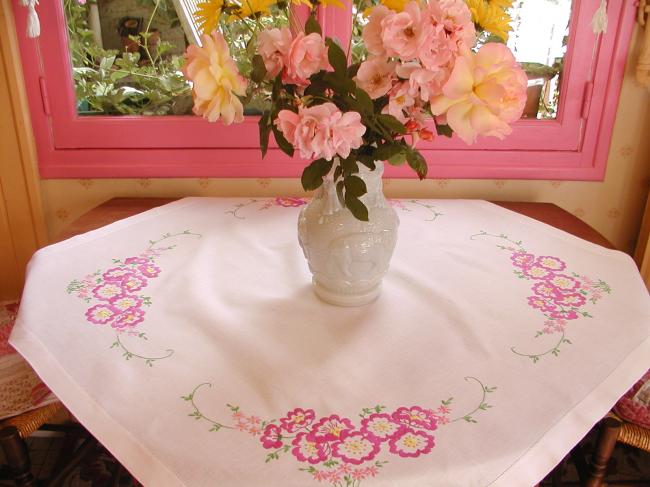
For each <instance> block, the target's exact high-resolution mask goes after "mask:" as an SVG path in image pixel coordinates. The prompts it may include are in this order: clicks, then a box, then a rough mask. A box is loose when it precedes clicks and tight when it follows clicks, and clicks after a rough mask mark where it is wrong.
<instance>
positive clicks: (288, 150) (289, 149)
mask: <svg viewBox="0 0 650 487" xmlns="http://www.w3.org/2000/svg"><path fill="white" fill-rule="evenodd" d="M271 130H273V136H274V137H275V141H276V142H277V143H278V147H280V149H281V150H282V152H284V153H285V154H286V155H288V156H289V157H293V146H292V145H291V144H290V143H289V141H288V140H287V139H285V138H284V135H282V132H280V129H278V128H277V127H276V126H275V125H272V126H271Z"/></svg>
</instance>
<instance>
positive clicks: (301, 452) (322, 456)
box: [291, 432, 327, 465]
mask: <svg viewBox="0 0 650 487" xmlns="http://www.w3.org/2000/svg"><path fill="white" fill-rule="evenodd" d="M291 444H292V445H293V447H294V448H293V449H292V450H291V453H292V454H293V456H294V457H296V458H297V459H298V461H300V462H308V463H311V464H312V465H315V464H317V463H320V462H324V461H325V460H327V453H326V452H325V445H324V444H322V443H317V442H316V441H314V440H313V439H310V438H309V436H308V435H307V433H305V432H300V433H298V434H297V435H296V437H295V438H294V439H293V441H292V442H291Z"/></svg>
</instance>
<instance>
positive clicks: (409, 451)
mask: <svg viewBox="0 0 650 487" xmlns="http://www.w3.org/2000/svg"><path fill="white" fill-rule="evenodd" d="M388 445H389V446H390V452H391V453H394V454H395V455H399V456H400V457H402V458H407V457H408V458H417V457H419V456H420V455H426V454H427V453H429V452H430V451H431V450H432V449H433V446H434V443H433V436H431V435H428V434H426V433H425V432H424V431H414V430H411V429H407V430H404V431H403V432H402V434H401V435H399V436H396V437H395V438H391V440H390V441H389V442H388Z"/></svg>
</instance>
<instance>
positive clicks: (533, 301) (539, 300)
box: [528, 296, 557, 313]
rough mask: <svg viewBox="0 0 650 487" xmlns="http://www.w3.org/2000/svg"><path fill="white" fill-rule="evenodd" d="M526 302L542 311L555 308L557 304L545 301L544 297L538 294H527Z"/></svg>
mask: <svg viewBox="0 0 650 487" xmlns="http://www.w3.org/2000/svg"><path fill="white" fill-rule="evenodd" d="M528 304H529V305H530V306H532V307H533V308H536V309H539V310H541V311H543V312H544V313H546V312H547V311H553V310H555V309H557V306H556V305H555V304H553V303H552V302H551V301H547V300H546V299H545V298H543V297H540V296H529V297H528Z"/></svg>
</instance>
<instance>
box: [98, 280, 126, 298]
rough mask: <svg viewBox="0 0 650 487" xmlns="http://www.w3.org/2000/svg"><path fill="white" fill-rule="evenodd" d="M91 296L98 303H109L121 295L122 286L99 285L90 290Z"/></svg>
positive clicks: (111, 284)
mask: <svg viewBox="0 0 650 487" xmlns="http://www.w3.org/2000/svg"><path fill="white" fill-rule="evenodd" d="M92 293H93V296H95V298H97V299H99V300H100V301H110V300H111V299H112V298H114V297H115V296H119V295H120V294H122V293H123V289H122V286H119V285H117V284H113V283H110V282H109V283H106V284H100V285H99V286H97V287H95V288H94V289H93V290H92Z"/></svg>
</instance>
